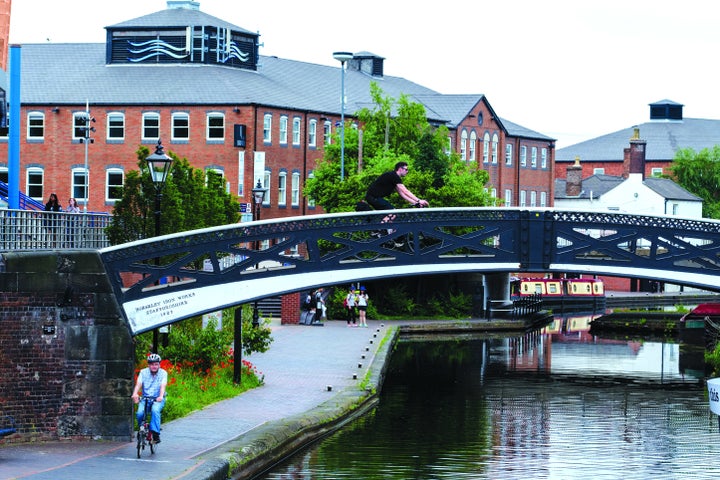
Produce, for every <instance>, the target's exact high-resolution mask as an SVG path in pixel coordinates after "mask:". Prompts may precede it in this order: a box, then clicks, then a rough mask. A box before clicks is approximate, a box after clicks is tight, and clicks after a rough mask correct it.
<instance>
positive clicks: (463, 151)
mask: <svg viewBox="0 0 720 480" xmlns="http://www.w3.org/2000/svg"><path fill="white" fill-rule="evenodd" d="M467 141H468V134H467V131H466V130H463V131H462V133H461V134H460V158H461V159H462V160H467Z"/></svg>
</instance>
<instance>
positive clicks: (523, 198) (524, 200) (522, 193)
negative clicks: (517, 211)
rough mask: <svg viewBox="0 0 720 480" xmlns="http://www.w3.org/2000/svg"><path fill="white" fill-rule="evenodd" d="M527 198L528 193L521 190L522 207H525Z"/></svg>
mask: <svg viewBox="0 0 720 480" xmlns="http://www.w3.org/2000/svg"><path fill="white" fill-rule="evenodd" d="M525 197H527V192H526V191H525V190H520V206H521V207H524V206H525V202H526V198H525Z"/></svg>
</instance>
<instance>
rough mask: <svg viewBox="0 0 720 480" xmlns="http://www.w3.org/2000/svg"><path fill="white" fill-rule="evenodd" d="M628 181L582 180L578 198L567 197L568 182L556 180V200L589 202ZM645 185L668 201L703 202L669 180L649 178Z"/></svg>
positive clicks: (597, 176)
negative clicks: (575, 199) (570, 199)
mask: <svg viewBox="0 0 720 480" xmlns="http://www.w3.org/2000/svg"><path fill="white" fill-rule="evenodd" d="M626 181H627V179H624V178H623V177H618V176H614V175H602V174H595V175H591V176H589V177H587V178H585V179H583V180H582V187H581V192H580V195H578V196H576V197H572V196H567V195H566V194H565V187H566V185H567V181H566V180H565V179H564V178H557V179H555V198H556V199H569V198H579V199H583V200H589V199H591V198H600V197H601V196H603V195H605V194H606V193H608V192H609V191H611V190H613V189H614V188H616V187H617V186H618V185H620V184H622V183H623V182H626ZM643 185H645V186H646V187H647V188H649V189H650V190H652V191H653V192H655V193H657V194H658V195H660V196H661V197H663V198H664V199H666V200H682V201H688V202H702V201H703V200H702V198H700V197H698V196H697V195H693V194H692V193H690V192H688V191H687V190H685V189H684V188H683V187H681V186H680V185H678V184H677V183H675V182H673V181H672V180H670V179H669V178H659V177H649V178H646V179H645V180H643Z"/></svg>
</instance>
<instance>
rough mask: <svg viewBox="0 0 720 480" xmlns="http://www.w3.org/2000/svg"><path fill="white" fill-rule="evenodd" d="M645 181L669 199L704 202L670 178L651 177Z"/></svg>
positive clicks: (648, 185)
mask: <svg viewBox="0 0 720 480" xmlns="http://www.w3.org/2000/svg"><path fill="white" fill-rule="evenodd" d="M643 183H644V184H645V185H646V186H647V187H648V188H649V189H651V190H653V191H654V192H655V193H657V194H658V195H660V196H662V197H663V198H666V199H668V200H685V201H689V202H692V201H695V202H702V201H703V199H702V198H701V197H698V196H697V195H694V194H692V193H690V192H688V191H687V190H685V189H684V188H683V187H681V186H680V185H678V184H677V183H675V182H673V181H672V180H670V179H669V178H658V177H649V178H646V179H645V180H644V181H643Z"/></svg>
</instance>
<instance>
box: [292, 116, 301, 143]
mask: <svg viewBox="0 0 720 480" xmlns="http://www.w3.org/2000/svg"><path fill="white" fill-rule="evenodd" d="M293 145H300V117H294V118H293Z"/></svg>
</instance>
